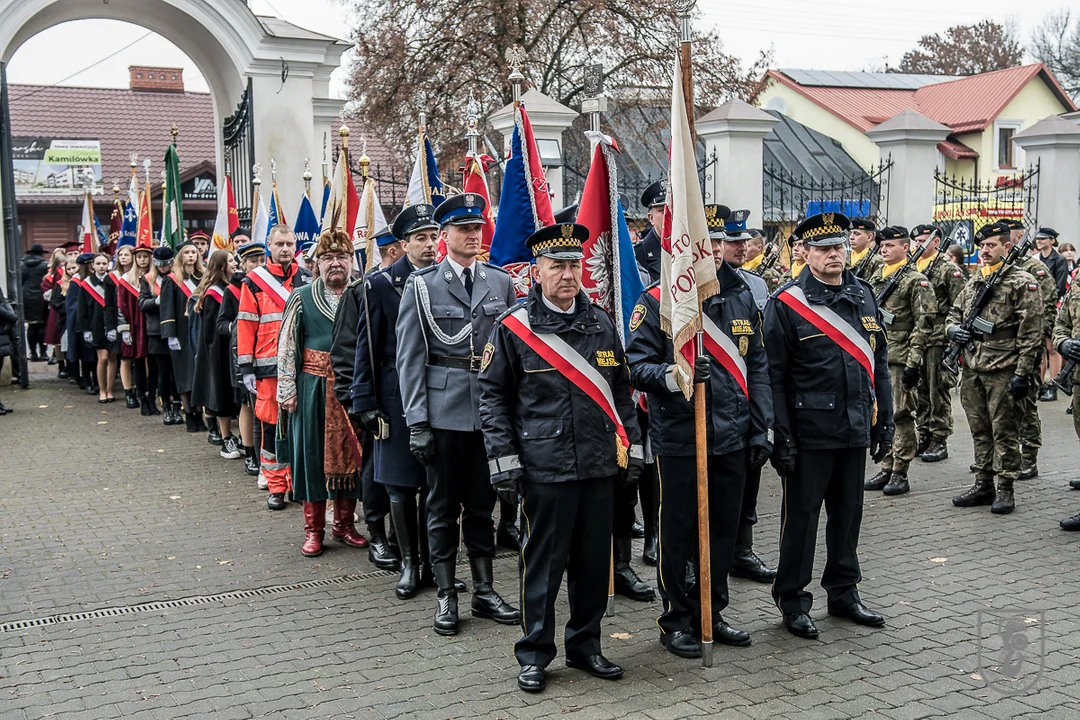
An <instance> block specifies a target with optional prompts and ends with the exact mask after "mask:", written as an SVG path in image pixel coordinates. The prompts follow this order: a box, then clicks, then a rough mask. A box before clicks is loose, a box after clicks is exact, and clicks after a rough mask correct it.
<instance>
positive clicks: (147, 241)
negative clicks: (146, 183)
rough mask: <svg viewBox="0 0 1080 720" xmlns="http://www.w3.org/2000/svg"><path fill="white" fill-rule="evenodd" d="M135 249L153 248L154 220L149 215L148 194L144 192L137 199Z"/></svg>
mask: <svg viewBox="0 0 1080 720" xmlns="http://www.w3.org/2000/svg"><path fill="white" fill-rule="evenodd" d="M135 234H136V241H135V247H141V248H148V247H153V246H154V219H153V216H152V215H151V214H150V193H148V192H144V193H143V194H142V196H141V197H140V198H139V222H138V225H136V230H135Z"/></svg>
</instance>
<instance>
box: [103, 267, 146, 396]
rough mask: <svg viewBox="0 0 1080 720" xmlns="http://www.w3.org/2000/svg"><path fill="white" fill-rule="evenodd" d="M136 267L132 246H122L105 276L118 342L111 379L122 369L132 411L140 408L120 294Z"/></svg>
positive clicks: (111, 363)
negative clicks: (123, 330)
mask: <svg viewBox="0 0 1080 720" xmlns="http://www.w3.org/2000/svg"><path fill="white" fill-rule="evenodd" d="M134 265H135V256H134V253H133V252H132V248H131V246H130V245H122V246H120V247H118V248H116V254H115V255H114V256H113V266H112V269H111V270H109V274H108V275H106V276H105V307H106V308H107V309H108V311H109V318H110V320H112V322H113V325H112V327H110V328H109V329H111V330H113V331H115V333H116V340H114V341H113V343H112V345H111V346H109V370H108V371H109V378H110V379H112V378H115V377H116V368H117V366H118V365H119V367H120V382H121V384H122V385H123V386H124V404H125V406H126V407H127V408H128V409H129V410H131V409H134V408H137V407H139V401H138V400H137V399H136V398H135V386H134V384H133V383H132V379H131V358H130V357H125V356H124V342H123V339H122V333H121V331H120V324H121V322H120V308H119V302H120V292H121V290H122V289H123V288H122V285H123V277H124V275H125V274H126V273H128V272H129V271H130V270H131V268H132V267H134Z"/></svg>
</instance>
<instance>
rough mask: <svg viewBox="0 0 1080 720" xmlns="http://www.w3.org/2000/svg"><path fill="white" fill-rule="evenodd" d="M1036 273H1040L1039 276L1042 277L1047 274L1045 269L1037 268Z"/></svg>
mask: <svg viewBox="0 0 1080 720" xmlns="http://www.w3.org/2000/svg"><path fill="white" fill-rule="evenodd" d="M1035 274H1036V275H1038V276H1039V277H1042V276H1043V275H1045V274H1046V271H1045V270H1036V271H1035Z"/></svg>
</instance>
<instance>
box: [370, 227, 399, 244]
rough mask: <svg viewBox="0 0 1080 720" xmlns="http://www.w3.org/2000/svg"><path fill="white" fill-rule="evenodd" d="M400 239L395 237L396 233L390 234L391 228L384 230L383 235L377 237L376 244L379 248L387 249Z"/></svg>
mask: <svg viewBox="0 0 1080 720" xmlns="http://www.w3.org/2000/svg"><path fill="white" fill-rule="evenodd" d="M397 241H398V239H397V238H396V237H394V233H392V232H390V230H389V228H388V229H386V230H383V231H382V232H381V233H379V234H378V235H376V236H375V244H376V245H378V246H379V247H386V246H387V245H392V244H394V243H396V242H397Z"/></svg>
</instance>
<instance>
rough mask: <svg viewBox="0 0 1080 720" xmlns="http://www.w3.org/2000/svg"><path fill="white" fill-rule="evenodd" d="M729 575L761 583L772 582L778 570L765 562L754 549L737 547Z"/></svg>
mask: <svg viewBox="0 0 1080 720" xmlns="http://www.w3.org/2000/svg"><path fill="white" fill-rule="evenodd" d="M728 575H731V576H732V577H737V578H745V579H747V580H753V581H754V582H759V583H771V582H772V581H773V580H775V579H776V570H774V569H772V568H771V567H769V566H768V565H766V564H765V563H763V562H762V561H761V558H759V557H758V556H757V555H756V554H755V553H754V551H753V550H745V549H743V550H740V549H739V548H736V550H735V557H733V558H732V559H731V570H730V571H729V572H728Z"/></svg>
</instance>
